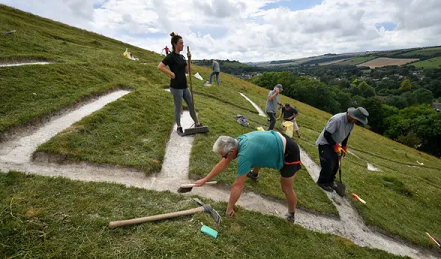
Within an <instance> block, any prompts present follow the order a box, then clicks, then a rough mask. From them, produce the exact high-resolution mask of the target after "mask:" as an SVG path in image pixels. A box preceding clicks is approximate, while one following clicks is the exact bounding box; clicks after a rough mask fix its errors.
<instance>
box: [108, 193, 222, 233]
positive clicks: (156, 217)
mask: <svg viewBox="0 0 441 259" xmlns="http://www.w3.org/2000/svg"><path fill="white" fill-rule="evenodd" d="M193 200H194V201H196V202H197V203H198V204H199V205H200V206H199V207H197V208H194V209H189V210H183V211H177V212H171V213H166V214H160V215H154V216H148V217H143V218H136V219H127V220H118V221H111V222H110V223H109V228H117V227H123V226H128V225H133V224H139V223H143V222H151V221H156V220H163V219H169V218H175V217H179V216H187V215H193V214H196V213H199V212H207V213H209V214H210V215H211V217H213V219H214V221H215V222H216V223H217V224H218V225H219V224H220V221H221V217H220V215H219V213H217V211H215V210H214V209H213V208H212V207H210V205H208V204H204V203H203V202H202V201H201V200H199V199H198V198H194V199H193Z"/></svg>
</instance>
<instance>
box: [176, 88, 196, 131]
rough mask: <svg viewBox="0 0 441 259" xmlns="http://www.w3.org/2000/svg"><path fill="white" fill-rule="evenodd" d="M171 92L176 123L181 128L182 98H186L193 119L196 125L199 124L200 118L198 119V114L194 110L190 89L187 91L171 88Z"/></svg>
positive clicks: (186, 89)
mask: <svg viewBox="0 0 441 259" xmlns="http://www.w3.org/2000/svg"><path fill="white" fill-rule="evenodd" d="M170 92H171V93H172V95H173V101H174V103H175V121H176V124H177V125H178V127H180V126H181V106H182V98H184V101H185V103H186V104H187V106H188V109H189V110H190V115H191V118H192V119H193V121H194V123H196V124H198V123H199V122H198V118H197V117H196V113H195V112H194V109H193V104H192V102H191V93H190V90H188V88H185V89H175V88H171V87H170Z"/></svg>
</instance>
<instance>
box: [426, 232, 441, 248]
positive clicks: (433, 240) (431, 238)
mask: <svg viewBox="0 0 441 259" xmlns="http://www.w3.org/2000/svg"><path fill="white" fill-rule="evenodd" d="M426 234H427V235H428V236H429V238H430V240H432V242H433V243H435V244H436V245H437V246H438V248H441V245H440V243H439V242H438V241H436V239H435V238H433V237H432V236H431V235H430V234H429V233H427V232H426Z"/></svg>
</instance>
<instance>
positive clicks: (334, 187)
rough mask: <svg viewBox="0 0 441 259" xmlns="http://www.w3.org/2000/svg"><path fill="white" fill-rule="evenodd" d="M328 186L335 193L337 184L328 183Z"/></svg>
mask: <svg viewBox="0 0 441 259" xmlns="http://www.w3.org/2000/svg"><path fill="white" fill-rule="evenodd" d="M329 186H331V188H332V189H333V190H335V191H337V189H338V188H337V184H336V183H335V182H332V183H330V184H329Z"/></svg>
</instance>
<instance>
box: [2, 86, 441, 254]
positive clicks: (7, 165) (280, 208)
mask: <svg viewBox="0 0 441 259" xmlns="http://www.w3.org/2000/svg"><path fill="white" fill-rule="evenodd" d="M116 93H119V94H116ZM116 93H112V94H109V95H107V96H104V97H102V98H100V99H99V100H98V101H95V102H92V103H90V104H87V105H84V106H83V107H81V108H79V109H78V110H77V111H79V110H83V112H81V113H80V114H82V116H86V115H87V114H90V113H92V112H93V111H95V110H96V109H99V108H100V106H101V107H102V106H104V105H105V104H106V103H108V102H111V101H112V100H116V99H118V98H119V97H117V96H118V95H121V96H122V95H124V94H127V92H126V91H118V92H116ZM110 96H112V98H110ZM103 100H106V101H103ZM98 102H99V103H100V104H98ZM93 109H94V110H93ZM77 111H73V112H71V113H69V114H67V115H66V116H63V117H60V118H58V119H55V120H53V121H50V122H48V123H47V124H45V125H43V126H42V127H41V129H40V130H38V131H36V132H28V133H24V134H21V135H20V136H17V137H15V138H14V139H11V140H10V141H8V142H6V143H2V145H1V147H0V170H1V171H3V172H7V171H10V170H15V171H21V172H26V173H31V174H39V175H43V176H63V177H67V178H70V179H74V180H81V181H93V182H112V183H120V184H124V185H126V186H134V187H139V188H145V189H151V190H157V191H163V190H169V191H171V192H175V193H176V191H177V189H178V188H179V185H180V184H182V183H189V182H191V180H188V166H189V159H190V153H191V147H192V144H193V140H194V138H193V137H192V136H188V137H179V136H178V135H177V134H176V125H174V127H173V129H172V133H171V136H170V140H169V142H168V144H167V147H166V151H165V160H164V164H163V167H162V170H161V172H159V173H157V174H155V175H153V176H150V177H146V176H145V175H144V173H143V172H141V171H139V170H136V169H128V168H121V167H115V166H96V165H90V164H88V163H77V164H53V163H50V161H49V160H50V159H48V160H47V161H43V160H42V159H40V160H39V161H38V162H36V161H31V158H30V157H31V154H32V152H34V151H35V149H36V147H37V146H38V144H36V143H34V142H33V141H38V142H39V143H43V142H45V141H47V140H48V139H50V138H51V137H53V136H54V135H55V134H56V133H57V132H60V131H61V130H63V129H65V128H67V127H69V126H70V125H71V124H72V123H74V122H75V121H78V120H80V119H81V118H80V117H81V116H80V115H77V116H75V115H72V114H75V112H77ZM181 120H182V126H183V127H184V128H185V127H189V126H190V125H191V124H192V119H191V118H190V115H189V114H188V112H184V113H183V116H182V119H181ZM43 129H44V130H43ZM301 160H302V163H303V164H304V165H305V167H306V168H307V170H308V172H309V173H310V174H311V177H312V178H313V179H315V180H316V179H317V178H318V174H319V167H318V166H317V165H316V164H315V163H314V162H313V161H312V160H311V159H310V158H309V157H308V156H307V154H306V153H305V152H304V151H303V150H301ZM195 194H197V195H199V196H202V197H206V198H210V199H213V200H215V201H228V198H229V188H227V187H225V186H224V185H219V186H204V187H202V188H193V191H192V192H190V193H187V194H184V195H195ZM328 197H329V198H330V200H331V201H332V202H333V203H334V205H335V206H336V207H337V209H338V212H339V215H340V218H341V219H337V218H333V217H327V216H323V215H316V214H313V213H309V212H306V211H302V210H300V209H298V210H297V212H296V224H299V225H301V226H303V227H305V228H307V229H311V230H315V231H318V232H323V233H332V234H336V235H340V236H342V237H345V238H348V239H350V240H352V241H353V242H354V243H355V244H357V245H360V246H368V247H373V248H378V249H382V250H385V251H388V252H390V253H393V254H397V255H407V256H410V257H413V258H436V257H435V256H433V255H431V254H430V253H428V252H426V251H424V250H423V249H421V248H418V247H414V246H408V245H405V244H403V242H400V241H397V240H393V239H391V238H388V237H386V236H384V235H382V234H378V233H374V232H373V231H371V230H370V229H369V228H367V227H366V226H365V225H364V224H363V221H362V219H361V218H360V217H359V215H358V214H357V212H356V211H355V210H354V209H353V208H352V206H351V204H350V202H349V200H348V199H347V198H344V199H342V198H340V197H339V196H337V195H336V194H328ZM238 205H240V206H242V207H244V208H246V209H249V210H254V211H258V212H261V213H264V214H270V215H276V216H279V217H281V216H283V215H284V214H285V212H286V205H285V204H284V202H283V201H280V202H278V201H274V200H272V199H268V198H265V197H262V196H260V195H258V194H255V193H252V192H247V191H245V192H244V193H243V194H242V196H241V198H240V200H239V202H238ZM220 213H221V214H222V212H220Z"/></svg>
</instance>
